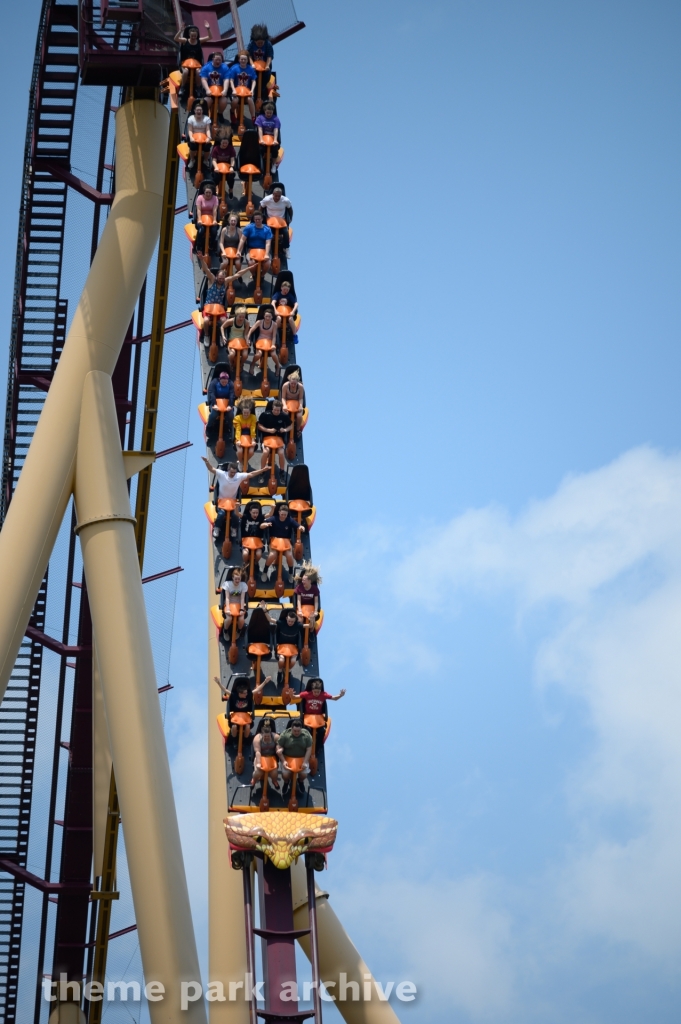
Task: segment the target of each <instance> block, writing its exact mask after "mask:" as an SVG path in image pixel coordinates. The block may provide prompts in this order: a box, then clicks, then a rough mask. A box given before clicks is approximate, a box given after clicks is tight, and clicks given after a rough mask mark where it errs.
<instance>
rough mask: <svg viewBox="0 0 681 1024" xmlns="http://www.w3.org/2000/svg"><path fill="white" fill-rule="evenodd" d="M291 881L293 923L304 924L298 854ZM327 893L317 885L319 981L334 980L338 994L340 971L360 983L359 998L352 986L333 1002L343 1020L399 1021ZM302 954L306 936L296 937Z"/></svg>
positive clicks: (363, 1023) (353, 1023)
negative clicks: (368, 990) (354, 996)
mask: <svg viewBox="0 0 681 1024" xmlns="http://www.w3.org/2000/svg"><path fill="white" fill-rule="evenodd" d="M291 881H292V885H293V922H294V923H293V927H294V928H296V929H298V928H307V927H308V915H307V878H306V876H305V864H304V860H303V858H302V857H301V858H300V860H299V861H298V863H297V864H294V865H293V866H292V868H291ZM328 895H329V894H328V893H326V892H324V891H323V890H321V889H319V888H317V901H316V902H317V928H318V931H319V973H320V975H321V978H322V981H332V982H334V981H335V983H336V986H335V988H331V989H330V990H329V995H333V996H336V998H337V997H338V993H339V988H340V975H341V974H344V975H345V978H344V981H345V983H346V984H349V983H350V982H353V981H354V982H356V983H357V984H358V985H359V995H360V998H359V1000H358V1001H357V1002H355V1001H354V1000H353V999H352V998H351V995H352V990H351V989H349V990H348V993H347V995H348V998H346V999H345V1000H343V1001H340V1000H338V998H337V1002H336V1006H337V1008H338V1010H339V1012H340V1014H341V1016H342V1017H343V1020H345V1021H346V1024H400V1022H399V1018H398V1017H397V1015H396V1013H395V1011H394V1010H393V1008H392V1006H391V1005H390V1003H387V1002H386V1003H383V1002H380V1001H379V998H378V995H377V994H376V988H375V987H374V979H373V976H372V974H371V971H370V970H369V968H368V967H367V965H366V964H365V963H364V961H363V960H362V958H361V956H360V955H359V953H358V951H357V949H356V948H355V946H354V945H353V944H352V942H351V941H350V937H349V935H348V933H347V932H346V931H345V928H343V925H342V924H341V923H340V921H339V920H338V918H337V917H336V914H335V912H334V910H333V907H332V906H331V904H330V903H329V899H328ZM298 942H299V943H300V945H301V947H302V949H303V951H304V953H305V956H306V957H307V958H308V960H309V959H310V941H309V938H308V936H305V937H304V938H302V939H298ZM369 979H371V1000H368V1001H365V1000H364V998H363V996H364V983H365V980H366V981H368V980H369Z"/></svg>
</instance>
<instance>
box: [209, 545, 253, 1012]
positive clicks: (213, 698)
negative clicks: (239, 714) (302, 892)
mask: <svg viewBox="0 0 681 1024" xmlns="http://www.w3.org/2000/svg"><path fill="white" fill-rule="evenodd" d="M215 601H216V596H215V574H214V568H213V543H212V540H211V539H210V538H209V540H208V608H209V609H210V608H211V606H212V605H214V604H215ZM207 618H208V980H209V981H215V982H221V984H222V985H223V987H224V994H225V996H226V997H227V1000H226V1002H224V1003H221V1002H209V1003H208V1017H209V1020H210V1024H249V1021H250V1016H249V1012H248V1003H247V1002H246V1000H245V999H244V990H243V988H240V989H238V990H236V993H235V994H236V995H237V999H235V1000H230V999H229V983H230V981H235V982H239V981H240V982H243V981H244V976H245V974H246V931H245V924H244V888H243V881H242V878H241V872H240V871H233V870H232V865H231V863H230V857H229V843H228V842H227V838H226V836H225V826H224V825H223V820H224V818H225V817H226V816H227V772H226V770H225V746H224V743H223V741H222V736H221V735H220V731H219V729H218V727H217V722H216V719H217V716H218V715H219V714H220V713H221V712H223V711H224V710H225V705H224V703H223V700H222V697H221V696H220V689H219V687H217V686H216V685H215V683H214V682H213V678H214V676H217V677H218V679H219V678H220V651H219V648H218V639H217V636H216V633H215V625H214V623H213V620H212V619H211V617H210V614H208V616H207Z"/></svg>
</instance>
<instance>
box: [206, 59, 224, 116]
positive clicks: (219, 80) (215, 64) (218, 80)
mask: <svg viewBox="0 0 681 1024" xmlns="http://www.w3.org/2000/svg"><path fill="white" fill-rule="evenodd" d="M201 84H202V85H203V88H204V89H205V91H206V95H207V96H208V98H209V100H210V86H212V85H217V86H218V87H219V88H220V89H222V94H221V96H220V100H219V102H218V109H219V112H220V113H222V112H223V111H224V109H225V108H226V106H227V93H228V92H229V68H228V67H227V65H226V64H225V63H224V61H223V59H222V54H221V53H220V51H219V50H216V52H215V53H214V54H213V55H212V56H211V59H210V61H209V62H208V64H204V66H203V67H202V68H201Z"/></svg>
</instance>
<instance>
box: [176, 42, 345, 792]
mask: <svg viewBox="0 0 681 1024" xmlns="http://www.w3.org/2000/svg"><path fill="white" fill-rule="evenodd" d="M176 41H177V42H178V43H180V63H181V65H184V64H185V61H187V60H192V59H193V60H194V61H203V56H202V44H206V43H209V42H210V34H209V35H208V36H206V37H203V38H200V36H199V30H198V29H197V28H196V26H187V27H186V28H185V29H184V30H183V31H181V32H180V33H178V35H177V36H176ZM273 54H274V50H273V47H272V44H271V43H270V41H269V35H268V32H267V27H266V26H265V25H255V26H253V29H252V31H251V40H250V42H249V44H248V47H247V49H246V50H245V51H244V52H242V53H239V54H238V55H237V58H236V61H235V62H234V63H233V64H232V65H231V66H230V65H228V64H226V63H225V62H224V60H223V55H222V53H221V52H219V51H218V52H215V53H214V54H212V55H211V57H210V60H209V61H208V63H206V64H204V65H203V66H202V67H201V70H200V73H199V76H198V79H199V81H200V83H201V84H200V86H199V85H198V82H197V80H196V78H194V82H193V83H192V84H193V89H192V95H193V96H194V97H196V98H197V102H195V103H194V104H193V107H192V111H191V114H190V116H189V117H188V118H187V122H186V138H187V142H188V145H189V154H190V158H189V162H188V164H187V169H188V171H189V172H190V173H192V172H193V173H194V177H195V183H196V184H197V195H196V200H195V208H194V223H195V226H196V239H195V242H194V253H195V255H196V256H197V258H198V259H199V261H200V263H201V266H202V269H203V272H204V275H205V279H206V284H205V286H204V288H203V291H204V296H203V304H204V308H205V306H206V305H211V304H214V305H218V306H222V307H223V308H224V309H225V310H228V307H229V306H231V307H232V309H231V311H229V312H226V313H225V315H224V316H220V317H219V319H218V330H217V332H216V331H215V330H214V329H213V324H212V321H211V320H210V319H209V318H206V319H205V321H204V328H203V338H202V340H203V344H204V346H205V352H206V357H207V359H208V362H209V364H210V363H218V364H219V365H218V366H217V367H216V371H215V373H214V375H213V377H212V379H211V380H210V383H209V385H208V389H207V406H208V410H209V415H208V420H207V423H206V439H207V441H208V442H209V443H214V441H215V437H216V433H217V428H218V423H219V422H220V423H221V431H222V435H221V436H222V437H224V438H225V439H226V440H227V441H228V442H233V444H234V446H235V449H236V453H237V457H238V458H239V461H240V462H241V464H242V466H243V467H245V471H240V470H239V466H238V465H237V464H236V463H234V462H228V463H224V464H222V465H221V466H220V467H218V468H216V467H214V466H213V465H212V464H211V463H210V462H209V461H208V459H207V458H205V457H203V461H204V462H205V464H206V467H207V468H208V470H209V472H210V473H211V474H214V501H215V505H216V508H217V515H216V519H215V523H214V525H213V538H214V541H215V542H216V544H218V545H220V544H221V543H222V542H223V538H224V537H225V534H226V530H227V521H228V517H227V514H226V512H225V510H224V509H222V508H220V507H219V503H220V499H223V498H226V499H231V500H232V501H236V502H237V504H236V507H235V508H234V509H232V510H231V513H230V516H229V531H230V537H229V539H230V541H232V540H233V541H234V542H235V543H236V544H239V543H241V545H242V559H243V563H244V568H241V567H239V566H234V567H231V568H229V569H228V572H227V575H226V578H225V579H224V582H223V583H222V585H221V587H220V609H221V611H222V614H223V636H224V639H225V641H227V642H229V638H230V636H231V635H232V627H233V623H234V617H236V620H237V622H236V626H237V630H238V633H239V634H241V633H243V632H244V631H245V630H246V628H247V627H246V618H247V615H248V586H247V584H246V576H247V571H246V568H245V567H246V566H247V565H248V563H249V559H250V557H251V554H252V552H251V549H250V548H249V547H248V546H247V544H244V543H243V542H244V541H247V539H249V538H254V537H257V538H259V539H261V540H262V542H263V546H262V548H261V549H260V558H259V561H258V571H259V574H260V579H261V582H262V583H263V584H265V585H266V584H268V583H269V580H270V576H271V574H272V572H273V571H274V563H275V562H276V561H277V558H278V555H277V552H276V551H275V550H274V548H273V547H272V545H271V541H272V539H274V538H280V539H284V540H287V541H289V542H290V546H289V547H288V549H287V550H286V551H285V552H284V555H283V557H284V559H285V561H286V565H287V567H288V571H289V577H290V578H292V580H293V603H292V606H290V607H284V608H282V611H281V613H280V614H279V617H278V618H273V617H271V616H270V614H269V611H268V606H267V602H266V601H264V600H263V601H260V602H259V604H258V606H257V608H255V609H254V610H253V611H252V613H251V616H250V620H249V625H248V630H249V633H250V631H251V628H254V629H255V631H256V632H257V633H258V636H259V638H260V639H261V640H263V639H265V637H267V641H268V642H267V643H266V646H267V647H268V648H269V651H270V653H271V651H272V648H274V650H275V651H277V652H281V650H282V649H285V650H287V651H288V652H289V653H288V654H287V655H286V657H285V656H284V655H283V654H282V653H278V655H277V663H278V672H277V679H276V688H277V689H279V687H283V686H284V685H285V667H286V679H288V674H289V673H290V671H291V669H292V668H293V666H294V665H295V664H296V662H297V661H298V659H299V658H300V656H301V651H302V650H303V631H304V628H305V625H306V624H307V625H308V626H309V624H310V622H311V621H315V622H316V621H318V620H319V617H320V592H319V585H320V584H321V582H322V580H321V576H320V574H319V570H318V568H317V567H316V566H314V565H312V564H311V563H310V562H308V561H301V564H300V565H299V566H298V567H297V568H294V566H295V562H294V554H293V553H294V551H295V550H296V547H298V546H299V545H295V544H294V543H293V541H294V540H295V539H296V537H297V538H298V540H300V535H301V533H304V532H306V529H307V528H306V526H305V525H304V524H302V523H301V521H300V519H296V518H294V517H293V515H292V514H291V510H290V508H289V505H288V503H287V501H286V500H283V501H275V504H274V506H273V507H272V508H271V510H269V514H267V512H266V509H265V508H264V507H263V504H261V502H260V501H258V500H249V501H247V502H246V504H245V507H244V509H243V512H241V511H240V509H239V504H238V500H239V498H240V496H241V494H242V493H243V491H244V489H245V488H247V487H248V482H249V481H250V480H251V479H253V478H254V477H257V476H260V475H262V474H264V473H266V472H268V471H269V470H270V466H269V454H268V450H267V449H266V448H265V447H264V446H263V441H264V440H265V439H266V438H267V437H268V436H270V437H279V438H281V439H282V441H284V442H286V440H288V439H290V438H291V436H292V433H293V431H294V430H295V431H296V433H297V434H299V433H300V430H301V429H302V425H303V410H304V408H305V389H304V386H303V384H302V380H301V374H300V370H299V369H298V367H297V366H293V367H289V368H288V370H287V371H286V373H285V376H284V379H283V384H282V386H281V390H280V394H279V396H277V397H274V398H273V399H272V400H271V401H270V402H269V403H268V405H267V408H266V409H265V411H264V412H262V413H261V415H260V416H259V418H256V415H255V413H256V405H255V401H254V400H253V399H252V398H251V397H244V398H243V399H242V400H241V401H240V402H237V401H236V398H237V396H236V395H235V386H234V381H235V379H236V377H237V366H236V365H235V364H236V355H235V350H234V348H230V342H232V341H234V340H235V339H243V341H244V342H246V344H247V346H248V347H247V349H244V348H242V349H240V353H241V354H240V359H241V360H242V361H241V363H240V367H239V368H238V374H239V375H240V373H244V374H249V373H250V374H255V372H256V370H257V372H259V373H261V374H262V375H263V380H265V379H266V378H267V360H268V357H269V358H271V359H272V360H273V363H274V366H275V369H276V371H277V373H278V374H279V373H280V372H281V370H282V365H281V363H282V361H285V360H282V361H280V358H279V354H280V349H281V343H282V335H281V331H282V315H281V314H283V311H284V310H286V314H284V315H285V320H286V324H285V329H286V330H287V331H288V337H289V340H290V339H292V340H293V342H294V343H297V342H298V341H299V336H297V335H298V322H299V321H297V319H296V317H297V313H298V299H297V296H296V292H295V287H294V282H293V275H292V274H291V273H290V272H289V271H284V272H280V266H279V265H278V264H279V261H278V260H276V258H273V254H272V241H273V231H272V228H271V227H270V226H269V225H268V223H267V222H268V221H269V222H270V224H275V223H276V224H278V225H279V227H278V230H279V238H278V245H279V246H280V248H278V250H277V252H278V253H281V254H282V255H285V256H288V254H289V246H290V231H289V228H288V225H289V224H290V222H291V220H292V217H293V206H292V204H291V201H290V200H289V199H288V197H287V196H286V195H285V193H284V188H283V186H282V185H281V184H280V183H278V182H275V183H274V184H273V187H272V185H271V182H267V180H265V184H266V186H267V187H266V192H267V189H268V188H271V191H269V193H268V194H265V196H264V197H263V198H262V199H260V200H258V199H257V197H255V196H254V197H253V199H254V200H255V202H256V203H257V205H254V204H252V203H251V202H250V200H251V192H250V190H249V192H248V197H247V198H248V202H249V205H250V206H252V209H250V210H249V208H248V206H247V207H246V212H247V214H248V215H249V216H250V223H248V224H246V225H245V226H244V227H243V228H242V226H241V221H240V217H239V212H238V211H239V208H240V206H243V202H244V199H245V198H246V197H245V196H244V197H241V199H235V197H234V183H235V179H236V174H237V173H238V172H239V166H240V165H239V164H237V152H236V149H235V147H234V146H233V144H232V136H233V133H234V132H235V131H237V130H239V131H240V134H241V133H242V131H243V129H242V128H241V127H240V126H239V125H238V118H239V111H240V101H241V97H240V96H239V94H238V93H237V92H236V90H237V88H240V89H241V90H242V91H243V89H244V87H246V88H248V90H249V92H250V95H249V96H248V97H246V101H245V102H246V105H247V107H248V110H249V113H250V117H251V119H252V121H253V123H254V130H257V148H254V144H255V138H253V136H252V137H251V140H250V141H251V143H252V144H251V147H250V149H249V150H248V152H249V154H250V155H251V156H252V157H253V159H255V157H254V156H253V154H254V153H258V150H259V153H258V156H259V158H260V168H261V169H262V168H263V167H264V166H265V158H266V157H267V161H268V168H271V171H272V173H274V172H276V170H277V168H278V166H279V163H280V142H281V123H280V121H279V118H278V117H277V114H276V105H275V103H274V102H273V99H272V100H267V99H265V102H262V99H263V96H262V95H261V94H262V92H263V88H262V84H261V83H262V80H263V79H262V76H261V75H260V74H258V72H263V71H267V72H269V71H271V65H272V58H273ZM265 77H267V76H265ZM211 87H213V89H212V93H211ZM215 87H220V90H221V95H220V96H219V98H218V102H217V118H216V121H217V123H216V124H213V122H212V121H211V119H210V117H209V111H210V110H211V106H212V109H213V117H214V118H215V112H216V107H215V100H214V97H215V96H216V92H217V90H216V88H215ZM256 88H257V89H258V94H256ZM201 90H203V93H204V96H205V99H203V100H202V99H201V98H200V94H201ZM272 94H274V95H276V94H277V93H276V88H275V89H274V90H272V92H271V93H270V95H272ZM189 96H190V74H189V69H188V68H186V67H184V68H183V76H182V86H181V98H184V101H185V103H186V102H187V99H188V98H189ZM273 98H274V97H273ZM228 106H230V115H229V116H230V122H231V123H228V124H227V123H222V119H223V116H224V115H225V111H226V110H227V107H228ZM241 109H243V108H241ZM256 109H257V111H258V116H257V117H256ZM244 134H245V133H244ZM249 134H251V133H250V132H249ZM206 138H207V139H208V140H210V143H211V144H210V145H206V144H205V142H203V143H202V144H201V145H199V143H198V141H197V139H206ZM263 139H265V140H266V143H267V144H265V143H264V142H263ZM245 141H246V142H248V141H249V140H248V138H246V140H245ZM243 148H244V139H243V138H242V150H243ZM199 152H200V153H201V156H200V158H199ZM199 161H201V162H199ZM241 163H242V164H243V160H242V161H241ZM226 167H228V168H229V171H228V172H227V173H225V168H226ZM197 172H200V176H201V178H200V179H199V176H198V174H197ZM204 172H206V173H207V175H208V177H206V178H203V174H204ZM220 177H222V181H223V183H224V188H223V191H222V194H221V195H220V194H219V188H218V186H217V184H216V182H217V181H218V180H219V179H220ZM284 225H285V226H284ZM252 250H259V251H260V252H259V257H260V258H259V260H258V262H259V263H260V273H263V274H264V273H267V272H268V271H269V270H272V271H273V272H274V274H276V275H277V276H276V279H275V281H274V285H273V287H272V295H271V297H270V299H269V302H268V303H265V304H262V305H261V306H260V308H259V310H258V314H257V317H256V320H255V323H254V324H252V325H251V323H250V322H249V319H248V314H247V309H246V306H245V305H243V304H239V303H238V301H235V289H234V283H235V282H236V281H237V280H238V279H239V278H241V277H243V276H245V275H246V274H250V275H251V276H252V277H255V266H256V260H255V259H253V258H252V257H251V251H252ZM263 253H264V257H265V258H264V259H263V258H262V256H263ZM216 264H217V265H216ZM200 301H201V298H200V296H198V295H197V302H200ZM262 340H265V341H270V342H271V348H269V349H263V348H262V347H260V348H257V347H256V345H257V342H258V341H262ZM216 343H217V351H216V349H215V346H216ZM228 367H229V368H228ZM219 400H222V401H220V406H221V408H219V407H218V401H219ZM225 406H227V408H226V409H225ZM287 407H288V408H290V410H291V411H290V412H289V411H288V408H287ZM242 439H247V441H246V444H245V445H244V444H242V443H241V441H242ZM251 451H253V452H254V453H256V454H257V453H258V452H259V451H262V456H261V460H260V467H259V468H257V469H255V470H251V469H250V465H249V455H250V453H251ZM285 451H286V447H285V444H284V446H282V447H279V448H278V462H279V468H280V470H281V471H285V467H286V464H285V461H284V458H285ZM302 468H303V469H305V472H307V471H306V468H305V467H302ZM237 606H238V609H239V611H238V613H237V611H236V608H237ZM294 650H295V651H297V654H294V653H293V651H294ZM249 657H251V655H249ZM215 682H216V683H217V685H218V686H219V687H220V689H221V691H222V696H223V699H224V700H225V701H226V702H227V711H226V716H227V720H228V723H229V732H228V737H231V739H232V741H234V742H236V740H237V736H238V734H239V730H242V739H245V740H248V739H249V738H250V736H251V732H252V727H253V725H254V724H255V706H256V705H258V704H260V703H261V701H262V694H263V691H264V690H265V688H266V686H267V685H268V684H270V683H272V682H273V680H272V677H271V676H266V677H265V678H264V679H263V680H262V681H261V682H260V683H257V682H256V677H255V674H254V673H252V674H251V676H246V675H236V676H234V677H232V679H231V681H230V682H231V685H230V687H229V688H227V687H225V686H224V685H223V683H222V681H221V680H220V679H219V678H218V677H217V676H216V677H215ZM345 692H346V691H345V690H344V689H342V690H341V691H340V692H339V693H338V694H336V695H335V696H334V695H332V694H331V693H328V692H327V691H326V690H325V689H324V684H323V681H322V680H321V679H320V678H319V677H314V678H311V679H309V680H308V681H307V683H306V685H305V687H304V689H303V691H302V692H301V693H299V694H294V693H293V690H292V689H290V688H288V691H287V692H286V693H285V692H284V690H282V697H283V698H285V700H284V706H286V704H290V703H293V704H296V705H299V707H300V711H301V713H302V717H301V718H298V717H292V718H289V719H287V720H285V721H286V725H287V728H286V729H285V730H284V732H282V733H280V734H277V720H276V719H275V718H274V717H270V716H269V715H267V714H266V715H264V716H263V717H259V718H258V720H257V728H256V729H255V732H254V734H253V777H252V779H251V785H254V784H256V783H258V782H260V783H261V784H262V782H263V776H265V777H266V778H267V780H268V783H269V786H270V787H271V788H273V789H274V790H275V792H277V793H281V795H283V794H284V793H285V792H286V789H287V787H288V786H289V785H290V780H291V774H292V773H291V771H290V770H289V768H287V767H286V764H287V761H289V762H290V761H291V759H297V763H298V765H299V770H298V771H297V772H296V774H297V776H298V778H299V779H303V778H304V777H305V776H308V775H309V774H310V773H312V774H314V772H315V771H316V762H317V757H316V755H317V752H318V751H319V749H320V747H321V745H322V744H323V742H324V740H325V738H326V732H327V730H326V728H325V727H322V728H313V729H312V731H310V730H309V729H308V728H306V727H305V724H304V723H305V722H306V721H307V722H310V721H316V722H317V723H318V724H320V723H322V722H323V723H324V726H326V723H327V722H328V710H327V701H329V700H333V701H336V700H340V699H341V698H342V697H343V696H344V695H345ZM244 716H246V718H245V717H244ZM245 721H248V722H249V724H247V725H245V724H244V722H245ZM263 758H264V759H265V761H264V762H263V761H262V759H263ZM275 761H276V764H277V768H276V770H273V768H272V765H273V763H274V762H275ZM263 764H267V765H268V768H267V770H266V771H264V772H263V770H262V765H263ZM311 769H312V771H311ZM279 770H280V771H281V775H282V784H283V789H281V790H280V783H279V781H278V771H279ZM263 796H266V794H265V793H263Z"/></svg>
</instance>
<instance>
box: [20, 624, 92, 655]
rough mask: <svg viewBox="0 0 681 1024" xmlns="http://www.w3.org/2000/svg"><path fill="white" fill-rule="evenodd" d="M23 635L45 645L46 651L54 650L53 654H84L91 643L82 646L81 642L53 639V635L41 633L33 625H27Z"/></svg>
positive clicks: (90, 648) (89, 648)
mask: <svg viewBox="0 0 681 1024" xmlns="http://www.w3.org/2000/svg"><path fill="white" fill-rule="evenodd" d="M25 635H26V636H27V637H29V639H31V640H35V641H37V643H39V644H42V645H43V647H47V649H48V651H54V652H55V654H61V655H69V654H86V653H89V652H90V651H91V650H92V645H90V646H89V647H88V646H85V647H83V646H82V645H81V644H73V645H71V644H63V643H62V642H61V640H55V639H54V637H53V636H48V635H47V633H43V632H42V630H40V629H36V627H35V626H27V627H26V634H25Z"/></svg>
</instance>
